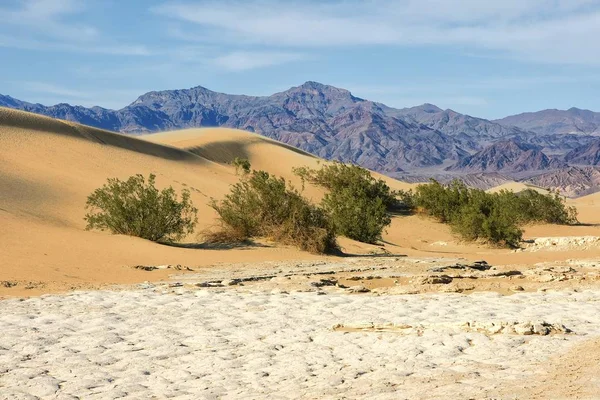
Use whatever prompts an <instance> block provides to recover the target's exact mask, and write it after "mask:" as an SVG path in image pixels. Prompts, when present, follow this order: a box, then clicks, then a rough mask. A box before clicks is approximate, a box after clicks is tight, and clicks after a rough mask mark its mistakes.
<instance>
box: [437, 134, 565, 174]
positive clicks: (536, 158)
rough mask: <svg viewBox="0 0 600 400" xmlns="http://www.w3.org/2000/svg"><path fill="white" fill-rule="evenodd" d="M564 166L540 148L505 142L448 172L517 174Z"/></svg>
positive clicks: (469, 158) (464, 160) (466, 160)
mask: <svg viewBox="0 0 600 400" xmlns="http://www.w3.org/2000/svg"><path fill="white" fill-rule="evenodd" d="M564 166H565V163H564V162H562V161H559V160H557V159H554V158H550V157H548V156H547V155H546V154H544V153H543V152H542V151H541V150H540V148H539V147H536V146H533V145H530V144H525V143H519V142H516V141H514V140H505V141H499V142H496V143H494V144H493V145H491V146H489V147H486V148H485V149H483V150H481V151H479V152H477V153H475V154H473V155H472V156H469V157H466V158H464V159H462V160H461V161H459V162H458V163H456V164H455V165H453V166H451V167H449V168H447V169H446V170H447V171H461V172H470V173H473V172H492V171H494V172H504V173H510V172H512V173H516V172H524V171H539V170H548V169H555V168H560V167H564Z"/></svg>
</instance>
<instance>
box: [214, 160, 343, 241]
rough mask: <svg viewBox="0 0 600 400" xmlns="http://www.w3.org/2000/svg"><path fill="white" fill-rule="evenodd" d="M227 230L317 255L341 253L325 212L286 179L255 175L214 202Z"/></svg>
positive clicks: (248, 177) (247, 177)
mask: <svg viewBox="0 0 600 400" xmlns="http://www.w3.org/2000/svg"><path fill="white" fill-rule="evenodd" d="M211 206H212V207H213V208H214V209H215V210H216V212H217V214H218V215H219V218H220V220H221V223H222V225H223V229H228V230H231V231H233V232H236V233H237V235H238V236H240V237H246V238H250V237H269V238H272V239H274V240H276V241H278V242H281V243H283V244H290V245H295V246H297V247H299V248H300V249H302V250H307V251H311V252H315V253H326V252H331V251H334V250H336V249H337V242H336V239H335V233H334V231H333V228H332V226H331V224H330V222H329V219H328V217H327V215H326V214H325V213H324V212H323V210H322V209H320V208H318V207H316V206H314V205H312V204H310V203H309V202H308V200H306V199H305V198H304V197H302V195H301V194H300V193H299V192H298V191H296V190H295V189H294V188H291V187H288V185H287V184H286V182H285V180H284V179H283V178H277V177H275V176H272V175H270V174H268V173H267V172H264V171H252V173H250V174H248V175H247V176H244V177H242V180H241V181H240V182H238V183H236V184H235V185H233V186H232V188H231V191H230V193H229V194H227V195H226V196H225V198H224V199H223V200H221V201H216V200H213V201H212V203H211Z"/></svg>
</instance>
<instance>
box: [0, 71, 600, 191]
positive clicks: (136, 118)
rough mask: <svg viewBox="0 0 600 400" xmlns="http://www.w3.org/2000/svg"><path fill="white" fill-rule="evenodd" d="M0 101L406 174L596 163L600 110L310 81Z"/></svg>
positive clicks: (524, 174) (515, 174)
mask: <svg viewBox="0 0 600 400" xmlns="http://www.w3.org/2000/svg"><path fill="white" fill-rule="evenodd" d="M0 106H4V107H10V108H16V109H20V110H25V111H29V112H34V113H38V114H43V115H46V116H50V117H54V118H59V119H65V120H70V121H75V122H79V123H82V124H86V125H90V126H94V127H99V128H103V129H107V130H112V131H118V132H122V133H126V134H144V133H151V132H157V131H165V130H172V129H182V128H192V127H209V126H210V127H214V126H223V127H231V128H237V129H243V130H248V131H252V132H257V133H260V134H261V135H264V136H267V137H270V138H273V139H276V140H279V141H281V142H284V143H287V144H290V145H292V146H295V147H298V148H301V149H303V150H305V151H308V152H310V153H313V154H315V155H318V156H320V157H323V158H326V159H333V160H340V161H345V162H352V163H356V164H359V165H362V166H364V167H366V168H370V169H372V170H376V171H379V172H383V173H386V174H388V175H391V176H394V177H399V178H407V179H410V177H411V176H413V177H414V176H434V177H435V176H437V175H440V176H442V175H443V176H448V175H451V176H452V175H456V176H463V175H465V174H470V175H471V176H473V174H491V173H500V174H502V176H506V177H508V178H511V179H515V178H518V179H526V178H531V177H532V176H535V175H540V174H543V173H547V172H549V171H554V172H556V171H558V172H559V173H560V171H561V170H564V169H565V168H569V167H570V166H574V165H575V166H596V165H599V164H600V113H595V112H592V111H588V110H579V109H576V108H572V109H569V110H566V111H561V110H544V111H540V112H537V113H525V114H520V115H515V116H510V117H506V118H503V119H499V120H495V121H490V120H486V119H482V118H476V117H472V116H469V115H465V114H460V113H458V112H455V111H453V110H443V109H441V108H439V107H437V106H435V105H432V104H423V105H421V106H417V107H411V108H404V109H396V108H392V107H388V106H386V105H384V104H381V103H377V102H374V101H369V100H365V99H361V98H358V97H356V96H354V95H352V93H350V92H349V91H348V90H345V89H340V88H336V87H333V86H329V85H324V84H321V83H317V82H310V81H309V82H306V83H304V84H303V85H300V86H297V87H292V88H290V89H288V90H286V91H283V92H280V93H275V94H273V95H271V96H260V97H258V96H245V95H229V94H224V93H217V92H213V91H211V90H209V89H206V88H204V87H201V86H197V87H194V88H191V89H184V90H166V91H156V92H149V93H146V94H144V95H142V96H140V97H139V98H138V99H136V100H135V101H134V102H133V103H131V104H130V105H128V106H126V107H124V108H122V109H120V110H110V109H106V108H102V107H91V108H86V107H81V106H72V105H69V104H64V103H61V104H57V105H54V106H44V105H41V104H32V103H28V102H25V101H21V100H17V99H14V98H12V97H10V96H4V95H0ZM572 175H573V174H571V175H570V176H572ZM588 175H589V174H588ZM479 179H480V178H477V180H479ZM494 179H497V178H494ZM550 181H551V182H559V181H561V179H558V180H557V179H554V180H552V179H550V180H549V182H550ZM562 181H564V179H563V180H562ZM571 186H573V185H571ZM590 190H593V187H585V188H581V189H579V190H578V192H579V191H590Z"/></svg>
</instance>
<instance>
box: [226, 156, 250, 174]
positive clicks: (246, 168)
mask: <svg viewBox="0 0 600 400" xmlns="http://www.w3.org/2000/svg"><path fill="white" fill-rule="evenodd" d="M231 165H233V166H234V167H235V173H236V175H239V174H240V172H242V173H244V174H249V173H250V167H251V165H250V161H248V159H247V158H239V157H236V158H234V159H233V161H232V162H231Z"/></svg>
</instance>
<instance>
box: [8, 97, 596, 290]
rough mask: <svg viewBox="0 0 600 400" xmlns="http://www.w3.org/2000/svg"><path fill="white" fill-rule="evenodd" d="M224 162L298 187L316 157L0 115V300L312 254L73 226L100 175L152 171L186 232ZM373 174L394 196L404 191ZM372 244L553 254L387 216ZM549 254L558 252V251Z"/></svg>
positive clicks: (238, 139) (356, 249) (500, 255)
mask: <svg viewBox="0 0 600 400" xmlns="http://www.w3.org/2000/svg"><path fill="white" fill-rule="evenodd" d="M235 157H246V158H248V159H249V160H250V161H251V163H252V166H253V167H254V168H255V169H264V170H267V171H269V172H271V173H273V174H276V175H279V176H283V177H285V178H286V179H289V180H291V181H292V182H293V184H294V185H295V186H297V187H300V186H301V183H300V181H299V179H298V178H297V177H295V176H294V175H293V173H292V168H293V167H299V166H309V167H318V165H319V163H323V162H325V161H323V160H319V159H318V158H316V157H314V156H312V155H310V154H307V153H304V152H302V151H300V150H297V149H294V148H291V147H289V146H287V145H283V144H281V143H278V142H275V141H272V140H270V139H267V138H264V137H262V136H259V135H256V134H253V133H249V132H242V131H237V130H230V129H190V130H184V131H175V132H168V133H162V134H155V135H150V136H146V137H143V138H137V137H130V136H124V135H120V134H116V133H113V132H107V131H103V130H100V129H95V128H90V127H86V126H83V125H78V124H74V123H70V122H66V121H59V120H54V119H51V118H46V117H43V116H39V115H35V114H30V113H26V112H21V111H15V110H9V109H5V108H0V160H2V162H1V163H0V224H1V226H2V227H3V229H2V230H1V231H0V232H1V233H0V252H1V254H2V256H3V257H2V264H3V265H2V269H1V270H0V282H1V281H10V282H17V283H18V286H17V287H18V288H22V287H25V286H28V285H29V286H30V287H33V289H31V290H26V291H21V292H19V291H18V290H16V289H15V288H11V289H7V288H5V287H4V286H2V285H0V295H1V294H2V293H8V292H10V293H11V294H17V293H21V294H36V293H42V292H48V291H54V290H64V289H70V288H77V287H92V286H94V285H102V284H107V283H129V282H139V281H144V280H156V279H162V278H164V277H166V276H167V275H168V273H169V272H168V271H158V272H153V273H152V274H151V275H149V274H148V273H146V272H140V271H137V270H133V269H132V268H131V266H133V265H139V264H145V265H163V264H182V265H187V266H206V265H212V264H215V263H221V262H242V261H243V262H252V260H255V261H264V260H273V261H276V260H282V259H288V260H290V259H314V258H317V257H316V256H314V255H311V254H308V253H304V252H300V251H297V250H295V249H292V248H286V247H278V246H273V245H271V244H268V243H267V244H266V246H265V244H264V243H263V244H262V245H261V246H256V247H244V248H236V249H228V250H218V249H210V248H206V247H202V246H200V245H198V243H199V238H198V237H196V236H191V237H188V238H186V242H187V243H189V247H190V248H180V247H169V246H164V245H159V244H155V243H151V242H148V241H145V240H141V239H138V238H132V237H125V236H120V235H111V234H109V233H106V232H88V231H85V230H84V228H85V222H84V220H83V217H84V215H85V209H84V206H85V201H86V198H87V196H88V195H89V194H90V193H91V192H92V191H93V190H94V189H96V188H97V187H99V186H101V185H102V184H103V183H105V182H106V179H107V178H109V177H118V178H121V179H125V178H127V177H129V176H131V175H134V174H136V173H141V174H144V175H148V174H149V173H154V174H156V175H157V185H158V186H159V187H165V186H169V185H171V186H173V187H174V188H175V189H176V190H181V189H183V188H188V189H189V190H190V191H191V194H192V200H193V202H194V204H195V205H196V206H197V207H198V209H199V226H198V227H197V232H199V231H202V230H203V229H206V228H209V227H211V226H214V224H215V213H214V211H213V210H212V209H211V208H210V207H209V206H208V205H207V203H208V202H209V200H210V198H221V197H222V196H223V195H225V194H226V193H227V192H228V190H229V186H230V185H231V184H233V183H235V182H237V181H238V179H239V177H238V176H236V175H235V170H234V168H233V167H231V166H229V165H227V163H228V162H230V161H231V160H232V159H233V158H235ZM377 176H381V175H377ZM383 178H384V179H385V180H386V181H387V182H388V184H389V185H390V186H391V187H392V188H394V189H410V188H412V187H414V186H415V184H408V183H404V182H400V181H396V180H394V179H391V178H387V177H383ZM305 194H306V195H307V196H308V197H309V198H312V199H313V200H314V201H317V200H318V199H319V198H320V197H321V196H322V194H323V191H322V190H321V189H319V188H315V187H310V186H307V187H306V190H305ZM586 207H588V208H587V209H588V212H587V213H588V214H589V215H591V216H593V215H598V213H594V207H595V206H586ZM592 219H593V218H592ZM584 222H588V221H585V220H584ZM532 229H533V233H538V232H536V231H535V230H536V229H543V232H542V235H541V236H552V230H554V229H555V227H551V228H548V227H543V228H537V227H534V228H532ZM561 229H562V230H561ZM561 229H559V230H556V234H557V235H559V236H560V235H565V234H569V235H577V234H581V235H594V234H598V235H600V228H598V227H597V226H587V227H564V229H563V228H561ZM528 234H529V233H528ZM340 242H341V244H342V246H343V247H344V250H345V251H346V252H347V253H350V254H365V253H370V252H373V251H378V249H377V246H372V245H365V244H362V243H358V242H354V241H352V240H348V239H344V238H341V239H340ZM384 245H385V247H386V248H387V251H389V252H391V253H394V254H408V255H413V256H445V255H450V256H452V257H456V256H462V257H465V258H470V259H480V258H485V259H488V261H491V262H503V263H506V262H508V260H509V259H510V260H514V261H515V262H521V261H523V262H529V261H536V262H537V261H540V260H541V261H543V260H544V259H545V258H544V257H554V258H556V257H557V256H556V255H552V256H548V255H545V254H543V253H541V252H540V253H535V255H533V254H525V255H524V254H511V253H510V251H509V250H504V249H490V248H488V247H485V246H481V245H474V244H470V243H461V242H459V241H457V240H456V239H455V238H454V237H453V235H452V233H451V232H450V229H449V228H448V227H447V226H445V225H441V224H438V223H436V222H434V221H432V220H429V219H427V218H421V217H418V216H410V217H405V216H399V217H395V218H394V219H393V222H392V225H391V226H390V227H389V228H388V230H387V233H386V234H385V235H384ZM561 256H564V257H565V258H568V257H569V256H570V255H569V254H568V252H566V253H562V254H561ZM507 257H508V258H507ZM511 257H512V258H511ZM527 257H529V258H527ZM28 282H31V284H28Z"/></svg>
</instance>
